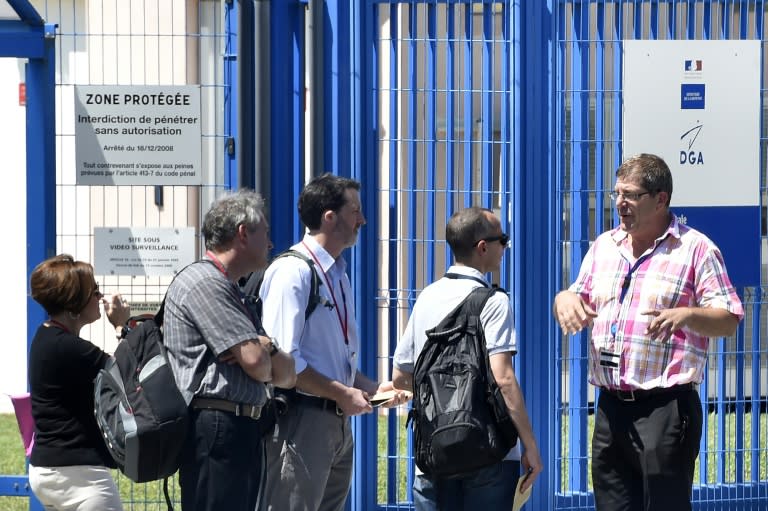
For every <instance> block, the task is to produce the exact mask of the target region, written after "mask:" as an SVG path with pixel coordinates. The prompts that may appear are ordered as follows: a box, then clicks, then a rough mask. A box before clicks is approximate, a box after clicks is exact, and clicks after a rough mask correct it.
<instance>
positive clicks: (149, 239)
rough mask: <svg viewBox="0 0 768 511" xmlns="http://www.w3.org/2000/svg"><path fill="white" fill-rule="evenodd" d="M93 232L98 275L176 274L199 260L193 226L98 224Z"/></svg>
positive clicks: (95, 268) (154, 275) (95, 267)
mask: <svg viewBox="0 0 768 511" xmlns="http://www.w3.org/2000/svg"><path fill="white" fill-rule="evenodd" d="M93 234H94V270H95V272H96V274H98V275H145V276H153V277H157V276H160V275H174V274H176V273H178V272H179V271H181V270H182V269H183V268H184V267H185V266H186V265H187V264H189V263H191V262H193V261H194V260H195V230H194V228H192V227H184V228H173V227H170V228H162V227H159V228H149V229H133V228H130V227H98V228H96V229H94V233H93Z"/></svg>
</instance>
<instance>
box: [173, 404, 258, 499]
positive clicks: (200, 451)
mask: <svg viewBox="0 0 768 511" xmlns="http://www.w3.org/2000/svg"><path fill="white" fill-rule="evenodd" d="M190 416H191V419H192V420H191V424H190V429H189V432H188V433H187V438H186V441H185V446H184V452H183V454H182V463H181V468H180V470H179V485H180V486H181V508H182V509H183V510H184V511H222V510H227V511H254V510H255V509H256V503H257V501H258V497H259V488H260V486H261V475H262V471H263V470H262V468H263V467H262V465H263V440H262V436H261V433H260V428H259V423H258V422H257V421H255V420H253V419H251V418H248V417H237V416H235V415H234V414H233V413H229V412H221V411H218V410H192V409H191V410H190Z"/></svg>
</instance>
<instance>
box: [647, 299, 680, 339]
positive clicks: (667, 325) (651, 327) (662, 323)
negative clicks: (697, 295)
mask: <svg viewBox="0 0 768 511" xmlns="http://www.w3.org/2000/svg"><path fill="white" fill-rule="evenodd" d="M640 314H642V315H644V316H654V317H653V319H651V322H650V323H649V324H648V328H646V329H645V334H646V335H648V336H650V338H651V339H655V340H658V341H661V342H667V341H669V340H670V338H671V337H672V333H673V332H676V331H677V330H680V329H681V328H684V327H685V326H687V325H688V321H689V319H690V317H691V311H690V309H689V308H688V307H677V308H674V309H650V310H643V311H640Z"/></svg>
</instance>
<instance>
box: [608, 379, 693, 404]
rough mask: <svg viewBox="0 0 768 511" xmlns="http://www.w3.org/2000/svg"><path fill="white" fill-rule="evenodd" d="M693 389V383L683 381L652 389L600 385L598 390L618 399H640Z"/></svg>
mask: <svg viewBox="0 0 768 511" xmlns="http://www.w3.org/2000/svg"><path fill="white" fill-rule="evenodd" d="M688 390H693V383H684V384H682V385H673V386H671V387H656V388H653V389H635V390H619V389H606V388H604V387H600V392H601V393H603V392H605V393H606V394H608V395H611V396H613V397H615V398H616V399H618V400H619V401H629V402H631V401H641V400H643V399H648V398H650V397H656V396H663V395H665V394H675V393H678V392H684V391H688Z"/></svg>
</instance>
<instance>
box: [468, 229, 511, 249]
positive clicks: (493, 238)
mask: <svg viewBox="0 0 768 511" xmlns="http://www.w3.org/2000/svg"><path fill="white" fill-rule="evenodd" d="M481 241H485V242H486V243H490V242H492V241H498V242H499V243H501V245H502V246H504V247H506V246H507V245H509V235H508V234H506V233H503V232H502V233H501V235H500V236H491V237H489V238H480V239H479V240H477V241H476V242H475V244H474V245H472V246H473V247H476V246H477V245H478V243H480V242H481Z"/></svg>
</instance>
